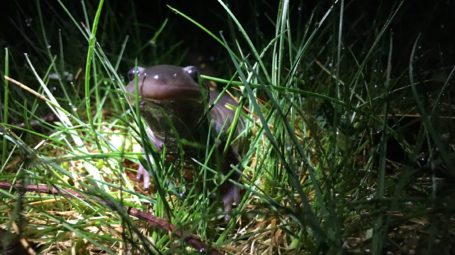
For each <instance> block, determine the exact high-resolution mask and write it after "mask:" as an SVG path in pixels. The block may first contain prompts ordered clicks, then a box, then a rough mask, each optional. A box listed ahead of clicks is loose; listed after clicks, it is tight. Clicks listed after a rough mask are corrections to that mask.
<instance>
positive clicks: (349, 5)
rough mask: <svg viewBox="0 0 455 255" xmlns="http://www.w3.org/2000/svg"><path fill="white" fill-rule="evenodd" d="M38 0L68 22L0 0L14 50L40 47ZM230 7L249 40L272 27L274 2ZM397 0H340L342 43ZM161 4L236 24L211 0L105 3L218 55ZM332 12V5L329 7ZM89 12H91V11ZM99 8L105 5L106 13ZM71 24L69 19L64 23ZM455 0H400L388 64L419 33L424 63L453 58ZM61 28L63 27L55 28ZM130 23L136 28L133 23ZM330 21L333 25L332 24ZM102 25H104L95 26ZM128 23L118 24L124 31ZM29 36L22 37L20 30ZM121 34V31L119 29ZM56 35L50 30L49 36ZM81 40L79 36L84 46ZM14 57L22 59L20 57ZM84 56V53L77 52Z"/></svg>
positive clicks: (208, 21) (399, 59)
mask: <svg viewBox="0 0 455 255" xmlns="http://www.w3.org/2000/svg"><path fill="white" fill-rule="evenodd" d="M37 2H39V3H40V6H41V11H42V13H43V17H44V19H45V23H46V24H48V27H47V33H49V34H50V35H49V37H50V38H51V39H50V40H52V34H53V33H54V34H55V33H57V30H58V29H59V28H60V27H61V26H62V24H64V23H65V22H67V23H69V19H68V17H67V15H66V14H65V13H64V11H63V10H62V8H61V7H60V5H59V4H58V2H57V1H54V0H42V1H4V2H2V7H1V13H0V46H1V47H2V48H5V47H8V48H9V50H10V52H13V53H14V54H22V53H23V52H28V53H31V52H34V51H39V49H37V48H39V46H38V45H33V44H34V41H35V40H39V39H37V38H35V37H36V36H41V33H40V32H39V31H30V29H34V28H33V25H32V26H30V27H27V23H30V22H31V23H32V24H33V23H37V22H38V20H37V16H38V15H37V7H36V6H37ZM63 2H64V4H65V5H66V6H67V7H68V9H69V10H70V12H71V13H72V14H73V15H75V16H76V17H79V18H80V21H83V17H84V16H83V13H82V8H81V5H80V1H63ZM87 2H88V3H87V6H89V7H91V8H89V9H91V10H92V11H93V12H95V10H96V6H97V1H87ZM228 2H229V7H230V8H231V9H232V11H233V12H234V13H235V14H236V16H237V17H238V18H239V21H240V22H241V24H242V25H244V26H245V29H246V30H247V32H249V34H250V35H253V38H252V39H253V40H254V42H260V41H261V40H262V39H263V41H264V42H268V41H269V40H270V39H271V38H272V37H273V34H274V31H275V28H274V26H273V22H274V20H275V18H276V11H277V8H278V5H277V3H272V1H251V0H250V1H228ZM291 2H292V3H291V16H292V19H291V20H292V22H293V24H292V25H293V26H295V30H296V33H298V32H299V31H298V29H299V28H300V27H302V24H305V22H307V20H308V17H309V16H310V14H311V13H312V12H313V11H314V12H315V13H316V14H317V15H319V17H321V16H322V15H323V13H325V11H326V10H327V9H328V7H329V6H330V3H331V2H330V1H314V0H309V1H291ZM398 3H399V1H345V7H346V9H345V13H344V31H345V34H344V38H343V39H344V43H345V45H347V46H348V47H350V48H352V49H353V50H354V51H355V50H356V48H359V49H360V48H361V47H362V43H363V40H364V38H365V36H367V35H368V34H370V33H377V32H378V30H379V29H380V27H381V26H382V25H383V24H384V22H385V20H386V18H387V17H388V16H389V15H390V13H391V12H392V11H393V10H394V9H395V8H396V6H397V5H398ZM167 5H170V6H173V7H175V8H176V9H179V10H181V11H182V12H183V13H185V14H187V15H188V16H190V17H192V18H193V19H195V20H197V21H198V22H200V23H201V24H203V25H204V26H206V27H207V28H208V29H210V30H211V31H212V32H214V33H215V34H216V35H219V34H220V32H221V31H223V35H227V34H232V33H236V32H238V31H237V30H236V29H235V28H233V27H232V25H230V24H229V23H228V22H227V15H226V13H225V11H224V10H223V8H222V7H221V6H220V4H219V3H218V2H217V1H105V5H104V11H105V12H111V13H113V14H114V15H115V17H116V22H117V23H118V26H122V25H125V24H128V26H136V25H137V26H140V29H139V31H140V33H139V35H137V36H136V37H132V40H139V41H147V40H149V39H150V38H151V36H153V33H154V32H155V31H156V29H157V28H159V26H160V25H161V24H162V23H163V21H164V20H165V19H166V18H168V19H169V25H168V26H167V29H169V30H170V33H172V34H173V35H175V38H176V39H177V40H179V41H182V43H183V44H182V45H183V47H188V48H189V49H190V50H191V51H195V52H198V53H199V54H203V55H206V56H218V55H220V54H221V55H223V54H225V53H222V51H223V49H221V47H220V46H219V45H218V44H217V43H215V42H214V41H213V39H211V38H210V37H209V36H208V35H207V34H206V33H205V32H203V31H201V30H200V29H198V28H196V27H195V25H193V24H191V23H190V22H188V21H187V20H184V19H183V18H182V17H180V16H178V15H176V14H174V13H173V12H172V11H171V10H170V9H169V8H167ZM335 11H337V12H338V10H335ZM93 12H92V13H91V16H90V18H92V17H93V16H94V14H93ZM104 14H105V13H104ZM70 26H71V24H68V27H70ZM454 26H455V4H454V1H450V0H437V1H423V0H422V1H404V2H403V6H402V7H401V9H400V11H399V12H398V14H397V16H396V17H395V19H394V20H393V23H392V25H391V30H392V31H393V37H394V58H393V61H394V66H395V67H402V68H405V67H406V66H407V65H408V63H409V55H410V50H411V48H412V45H413V43H414V41H415V40H416V38H417V36H418V35H419V34H421V39H420V43H419V45H420V47H421V49H422V52H423V54H424V55H425V57H426V60H425V61H424V63H422V65H423V66H422V68H423V69H434V68H445V67H447V66H450V65H453V64H454V59H455V58H454V55H455V47H454V45H455V41H454V40H453V34H454V33H455V27H454ZM61 29H62V30H64V29H65V28H61ZM135 29H136V31H138V30H137V28H135ZM335 29H336V28H334V31H335ZM100 31H103V28H102V27H101V28H100ZM132 31H133V30H129V29H128V28H125V29H124V32H123V33H132ZM25 37H28V38H25ZM119 37H124V35H119ZM54 38H56V37H54ZM84 47H86V42H85V41H83V40H81V48H80V49H75V50H81V51H83V52H82V53H83V54H81V56H84V55H85V53H86V52H85V51H84V49H85V48H84ZM134 54H139V53H134V52H133V53H131V55H134ZM18 61H20V60H18ZM79 61H83V58H81V60H79Z"/></svg>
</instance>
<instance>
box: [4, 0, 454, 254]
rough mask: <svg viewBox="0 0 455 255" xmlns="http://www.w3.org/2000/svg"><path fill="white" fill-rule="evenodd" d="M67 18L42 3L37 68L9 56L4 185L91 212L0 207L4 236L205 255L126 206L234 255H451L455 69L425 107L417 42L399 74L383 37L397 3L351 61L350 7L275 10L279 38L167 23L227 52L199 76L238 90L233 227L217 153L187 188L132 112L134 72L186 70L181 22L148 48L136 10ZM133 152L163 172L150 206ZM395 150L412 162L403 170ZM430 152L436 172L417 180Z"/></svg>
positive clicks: (66, 246)
mask: <svg viewBox="0 0 455 255" xmlns="http://www.w3.org/2000/svg"><path fill="white" fill-rule="evenodd" d="M58 3H59V5H58V8H57V7H56V8H57V9H58V11H57V12H56V13H55V14H56V16H55V18H53V19H51V20H48V19H46V18H45V17H43V14H42V13H41V9H42V8H43V6H41V5H40V2H37V4H36V10H37V11H36V17H37V18H36V19H35V20H37V22H36V23H33V27H32V29H31V31H33V33H35V34H30V35H24V36H29V37H30V38H34V40H33V43H31V45H29V47H30V48H32V49H34V50H35V51H34V52H33V54H29V55H26V56H25V63H26V66H21V65H20V64H18V63H19V61H18V59H19V56H21V54H22V52H14V51H13V50H11V49H9V48H6V49H5V50H4V54H3V56H4V58H3V61H2V68H1V70H2V71H1V74H2V81H3V90H2V91H3V95H2V106H3V110H2V120H1V123H0V132H1V135H2V137H1V144H2V145H1V148H2V151H1V160H2V161H1V165H0V181H6V182H10V183H14V182H21V183H25V184H38V183H40V184H47V185H49V186H51V187H56V188H59V189H66V190H72V191H76V192H78V193H79V194H81V195H82V197H71V196H63V195H62V196H59V195H48V194H40V193H35V192H28V193H20V192H16V191H13V190H0V201H1V203H0V219H1V220H0V227H1V228H3V229H12V228H13V225H14V224H16V225H18V226H19V229H21V232H23V233H24V236H26V237H27V238H29V239H30V240H32V241H33V242H35V243H38V244H40V245H41V248H40V249H41V251H42V252H43V253H45V252H49V253H64V252H68V251H70V250H73V251H74V252H76V253H77V254H84V253H95V252H99V253H109V254H118V253H119V251H123V252H127V251H129V250H132V251H134V252H133V253H135V254H136V253H137V254H142V253H144V252H147V253H158V254H159V253H163V254H180V253H196V251H195V250H194V249H191V248H189V247H190V246H189V245H187V244H186V243H185V242H184V241H182V240H180V239H179V238H176V237H172V236H171V235H169V233H166V232H163V231H158V230H157V229H154V228H150V227H149V225H147V224H146V223H145V222H144V221H141V220H138V219H137V218H135V217H131V216H129V215H128V214H127V211H126V209H125V207H124V206H126V207H133V208H137V209H139V210H143V211H146V212H149V213H152V214H153V215H155V216H158V217H161V218H164V219H167V220H169V221H170V222H171V223H172V224H174V225H175V226H177V227H178V228H181V229H183V230H184V231H186V232H187V233H192V234H195V235H197V236H198V237H200V238H201V239H202V240H203V241H204V242H205V243H207V244H210V245H212V246H213V247H216V248H217V249H219V250H221V251H224V252H227V253H229V254H230V253H232V254H246V253H249V252H250V251H254V252H253V254H256V253H258V254H262V253H265V252H267V253H271V254H277V253H283V254H313V253H322V254H341V253H364V252H365V253H372V254H383V253H386V252H387V251H390V252H393V253H397V252H400V251H401V252H404V253H409V252H410V251H411V250H417V251H419V252H422V253H423V254H425V253H427V254H431V253H433V252H436V251H439V252H442V253H445V254H449V251H450V250H453V247H451V246H447V244H450V243H451V242H452V241H453V240H454V233H453V230H454V224H455V222H454V219H453V216H451V215H453V211H454V208H453V205H452V204H453V203H452V199H451V196H452V195H453V192H454V190H453V188H450V181H451V180H453V176H454V175H455V173H454V172H453V169H454V168H453V165H454V162H453V158H454V156H453V155H454V154H453V143H451V140H450V139H451V138H450V137H451V136H453V134H452V131H451V130H450V129H446V128H444V125H443V124H444V122H445V121H447V122H449V124H451V123H452V122H453V121H452V120H453V109H451V108H450V107H448V106H447V105H449V104H450V99H449V97H448V96H447V93H448V92H447V91H448V88H449V84H451V83H452V82H453V73H454V70H455V68H454V67H453V66H451V67H450V68H449V70H450V71H449V72H443V71H441V73H443V74H444V75H443V79H442V81H441V82H439V83H438V84H439V85H440V86H439V87H438V89H437V90H434V91H431V92H430V93H429V94H426V92H425V91H424V90H423V89H424V85H425V83H424V82H422V81H420V80H418V79H416V77H417V76H418V75H419V73H418V72H416V69H415V68H414V67H415V65H416V64H419V63H420V62H419V61H423V60H419V58H416V57H417V56H418V55H419V56H420V53H419V38H416V40H415V44H414V47H413V50H412V52H411V54H410V56H409V65H408V67H407V68H406V69H405V70H402V69H396V67H395V66H393V64H392V63H393V61H392V56H393V54H394V53H395V52H397V51H399V50H400V49H399V48H398V49H397V48H396V46H395V41H394V40H395V38H394V35H393V33H392V32H391V31H390V25H391V23H392V22H393V21H394V20H395V19H396V18H397V17H399V15H404V14H403V13H401V12H400V11H401V8H402V3H403V2H397V4H396V5H395V6H394V7H393V8H392V9H390V10H389V12H388V13H387V15H386V17H383V16H382V15H379V14H378V17H377V18H376V19H375V21H374V22H373V25H374V27H373V29H372V31H373V32H371V33H369V34H368V35H366V36H365V38H364V39H363V41H362V43H357V44H355V45H348V44H346V41H347V39H346V38H347V37H348V36H350V34H349V33H352V31H349V30H348V29H347V28H349V26H348V25H347V24H345V23H344V21H345V19H344V17H346V15H347V14H346V13H345V11H346V10H348V9H349V8H350V5H349V4H347V3H345V2H344V1H339V2H337V3H334V4H333V5H332V6H323V5H322V4H321V5H318V6H317V7H316V8H315V9H314V10H313V12H312V13H311V16H310V17H300V16H298V17H297V18H295V17H294V16H292V15H291V14H290V13H289V12H290V5H289V3H288V2H287V1H280V3H279V7H278V8H277V11H276V13H275V15H276V18H271V17H270V22H271V23H272V24H273V25H274V29H275V30H274V33H273V35H271V36H270V38H265V36H264V35H263V34H260V32H259V31H258V32H257V34H255V33H253V32H251V31H250V30H248V29H247V28H246V27H245V25H246V24H242V22H241V21H239V20H238V18H237V17H236V13H233V12H232V10H231V9H230V8H229V6H228V5H225V4H224V3H223V2H222V1H219V4H220V5H221V7H222V9H223V10H224V12H225V13H224V14H225V15H226V16H227V17H228V18H227V22H228V23H229V27H231V28H232V29H231V31H230V32H229V33H223V34H217V33H216V32H215V31H210V30H209V29H207V28H206V25H205V24H202V23H199V22H198V21H197V20H195V19H193V18H192V17H190V16H188V15H186V14H185V13H184V12H182V11H181V10H178V9H176V8H174V7H172V6H169V8H171V9H172V10H173V11H174V12H175V13H176V15H177V16H179V18H183V19H185V20H186V21H187V22H188V23H192V24H194V29H195V30H196V29H201V30H203V31H205V32H206V33H207V34H208V35H209V36H210V37H211V38H212V40H213V43H214V44H215V43H216V44H219V45H220V46H221V47H222V49H223V53H224V55H225V56H227V61H225V62H224V64H220V63H219V65H221V66H222V67H225V68H223V70H227V71H225V72H224V73H223V74H222V75H220V77H212V76H209V75H203V76H202V77H203V78H204V79H209V80H213V81H215V82H217V83H218V85H219V86H220V87H223V88H229V90H230V91H231V92H234V94H236V96H237V97H238V98H239V102H240V105H241V106H243V108H244V109H246V110H245V111H241V110H240V108H239V109H238V110H237V116H239V117H240V116H241V117H242V118H244V119H245V120H246V121H245V122H246V123H245V124H246V129H245V132H244V133H243V134H242V135H243V136H245V137H246V139H247V140H248V145H247V146H246V147H247V149H246V152H245V154H244V157H243V160H242V166H243V168H244V169H243V177H242V181H241V183H238V185H241V186H242V187H243V189H244V190H245V194H244V195H243V199H242V202H241V203H240V205H238V206H237V208H236V209H235V210H234V212H233V215H232V216H233V217H232V219H231V220H230V221H229V222H224V221H223V212H222V209H221V206H220V204H219V203H215V202H214V199H213V194H215V193H216V190H217V188H218V187H217V186H216V185H213V183H215V184H219V183H220V182H221V180H223V179H224V178H225V177H224V176H222V175H221V174H219V173H217V171H215V170H213V169H212V168H211V166H210V164H209V160H208V158H209V157H210V155H212V153H213V151H214V147H210V146H209V147H207V148H206V158H207V160H205V161H198V162H193V164H190V165H191V166H190V168H193V171H194V172H195V174H193V180H192V181H191V182H189V181H188V180H186V179H185V176H184V175H185V173H186V171H187V168H186V166H182V165H181V164H177V163H175V162H169V161H167V160H166V158H165V155H164V154H163V153H158V152H156V151H155V150H153V148H152V145H151V143H150V141H149V140H148V138H147V136H146V134H145V128H146V127H145V124H144V122H143V121H142V119H141V118H140V116H139V115H138V114H137V113H138V111H137V109H136V106H135V105H131V106H130V105H128V103H127V101H126V95H125V84H126V81H125V78H124V73H126V71H127V70H128V69H126V68H127V67H128V66H134V65H143V64H159V63H171V64H176V65H183V64H184V59H185V54H186V53H187V52H188V51H190V50H191V49H185V48H183V47H182V43H181V42H179V41H178V39H177V38H175V35H174V34H173V32H172V30H173V29H174V28H175V27H173V24H172V21H169V20H165V21H163V23H162V24H161V26H159V27H153V28H148V29H149V30H150V31H153V33H151V34H152V36H151V37H150V38H151V39H150V38H145V36H143V35H141V32H140V31H141V30H140V26H141V25H142V24H140V22H139V21H138V20H136V17H135V13H134V11H132V13H131V17H129V19H126V20H128V22H125V23H122V24H119V22H118V20H117V18H116V16H115V15H114V13H112V12H108V11H106V8H107V7H106V6H109V3H107V2H106V3H104V6H103V2H102V1H101V2H100V3H99V5H97V6H96V5H95V6H92V5H91V4H90V3H86V2H85V1H81V6H79V8H81V10H82V12H75V11H74V10H73V9H69V8H67V7H66V6H65V4H64V3H63V2H61V1H59V2H58ZM133 5H134V4H133ZM292 7H294V6H292ZM133 10H134V8H133ZM382 14H383V13H382ZM299 15H303V14H302V13H300V14H299ZM291 17H294V18H295V19H293V18H291ZM81 20H82V21H83V22H84V24H85V25H84V26H83V25H81V23H80V21H81ZM303 20H305V22H304V23H303V22H302V21H303ZM138 24H139V25H138ZM50 28H61V29H60V30H58V31H59V32H58V33H55V32H53V31H54V30H55V29H50ZM50 30H52V32H51V31H50ZM119 35H122V36H119ZM258 38H259V39H258ZM29 41H31V40H29ZM81 42H83V46H81ZM48 45H52V47H48ZM75 52H77V54H76V53H75ZM147 59H153V61H152V62H153V63H150V61H148V62H146V61H147ZM220 62H221V61H220ZM223 65H227V66H223ZM430 71H431V70H430ZM433 71H434V70H433ZM65 72H69V73H71V74H72V75H73V78H74V79H69V80H66V79H65V78H64V77H65ZM434 72H435V75H436V74H437V72H439V70H436V71H434ZM56 74H58V77H63V78H62V79H55V78H54V77H55V76H56ZM5 77H10V79H6V78H5ZM12 79H13V80H12ZM19 83H21V84H23V85H18V84H19ZM26 87H28V88H30V90H31V91H32V92H29V91H27V90H26ZM49 112H53V113H54V114H55V115H56V116H57V118H58V121H56V122H53V123H41V125H40V129H39V130H34V129H33V128H32V126H33V121H35V120H37V121H40V119H41V117H42V116H44V115H45V114H47V113H49ZM409 119H410V121H409ZM20 122H24V126H23V127H19V124H18V123H20ZM416 123H417V124H416ZM415 126H417V128H416V127H415ZM447 134H448V135H447ZM447 136H449V138H447ZM229 139H232V140H235V139H236V138H235V137H233V136H230V138H229ZM139 144H141V145H142V146H143V148H144V150H145V151H146V152H148V153H149V154H150V155H151V157H149V158H148V159H145V161H143V162H147V164H148V166H149V168H150V169H152V168H153V169H154V171H152V180H153V181H152V186H153V187H152V188H151V189H150V190H148V191H144V190H143V189H142V188H141V186H140V184H139V183H137V182H136V181H135V180H134V176H135V169H136V166H137V165H136V163H138V162H139V160H140V158H141V156H142V153H141V150H140V146H139ZM397 144H399V146H400V147H401V148H403V151H402V153H403V154H404V156H403V158H402V159H399V160H394V159H391V155H390V154H391V153H392V154H393V153H394V152H393V151H392V149H393V148H395V147H397ZM422 152H424V153H425V158H426V161H425V162H423V163H422V165H420V166H419V165H418V164H417V163H416V160H415V159H416V158H417V157H418V156H419V155H421V153H422ZM392 156H393V155H392ZM194 168H195V169H194ZM438 173H443V174H444V175H443V176H448V177H447V178H446V177H443V178H440V177H439V174H438ZM450 178H452V179H450ZM444 187H445V188H444ZM103 201H104V202H103ZM13 223H14V224H13ZM403 244H404V245H403Z"/></svg>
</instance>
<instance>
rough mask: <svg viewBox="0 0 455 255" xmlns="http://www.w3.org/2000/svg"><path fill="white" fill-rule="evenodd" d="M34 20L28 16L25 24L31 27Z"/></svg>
mask: <svg viewBox="0 0 455 255" xmlns="http://www.w3.org/2000/svg"><path fill="white" fill-rule="evenodd" d="M32 22H33V19H32V18H26V19H25V25H26V26H27V27H31V26H32Z"/></svg>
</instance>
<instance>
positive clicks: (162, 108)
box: [126, 65, 243, 218]
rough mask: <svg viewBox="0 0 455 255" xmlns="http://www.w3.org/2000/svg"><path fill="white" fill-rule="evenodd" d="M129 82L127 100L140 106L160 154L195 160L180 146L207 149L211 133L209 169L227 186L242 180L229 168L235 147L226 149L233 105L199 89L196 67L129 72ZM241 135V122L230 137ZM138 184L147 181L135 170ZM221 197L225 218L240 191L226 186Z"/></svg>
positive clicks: (236, 155) (237, 158)
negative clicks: (213, 144)
mask: <svg viewBox="0 0 455 255" xmlns="http://www.w3.org/2000/svg"><path fill="white" fill-rule="evenodd" d="M128 78H129V80H130V82H129V83H128V86H127V87H126V90H127V92H128V93H129V94H130V95H129V98H130V100H131V99H132V100H134V99H136V98H138V99H139V100H140V102H139V104H140V111H141V115H142V116H143V117H144V119H145V120H146V121H147V123H148V125H149V127H150V129H149V130H147V133H148V135H149V137H150V140H151V141H152V143H153V144H154V145H155V147H156V148H157V149H158V150H162V149H163V146H166V152H169V153H176V151H177V150H178V149H181V148H183V149H184V150H185V152H186V151H187V150H188V151H190V153H188V154H189V155H192V154H193V155H196V154H198V153H194V152H195V150H197V149H196V148H190V147H189V146H188V145H184V146H182V144H181V143H180V141H190V142H191V143H193V144H199V145H206V144H207V137H208V134H209V130H210V129H212V132H210V133H211V134H212V139H210V140H211V141H217V145H216V146H217V151H216V159H215V160H213V162H215V163H214V166H211V167H213V168H214V169H219V170H221V171H222V172H223V173H224V174H228V173H229V174H230V179H231V180H234V181H238V180H239V176H240V174H239V173H238V172H236V171H231V170H232V169H231V168H232V166H238V165H239V162H240V154H239V146H238V142H237V143H232V144H230V146H228V147H226V139H227V137H228V131H229V128H230V126H231V124H232V122H233V120H234V115H235V109H236V107H237V102H236V101H235V100H234V99H232V98H231V97H230V96H229V95H227V94H223V95H221V96H220V93H219V92H218V91H217V90H214V89H209V88H208V86H201V85H199V82H198V80H199V74H198V69H197V68H196V67H194V66H187V67H179V66H172V65H157V66H152V67H148V68H143V67H134V68H132V69H131V70H130V71H129V72H128ZM136 88H137V91H136ZM207 111H209V114H207ZM242 130H243V120H241V119H240V121H238V122H237V126H236V128H235V130H234V136H233V137H237V136H238V135H239V133H240V132H241V131H242ZM213 131H215V132H213ZM191 143H186V144H191ZM225 147H226V149H225ZM199 150H201V149H200V147H199ZM200 154H201V153H200ZM185 155H186V154H185ZM238 167H240V166H238ZM231 172H232V173H231ZM137 178H138V180H139V179H141V178H143V181H144V187H145V188H148V186H149V185H150V177H149V174H148V171H147V169H145V168H144V167H143V166H142V165H140V166H139V168H138V172H137ZM220 192H221V197H222V200H223V204H224V209H225V211H226V213H227V218H229V212H230V211H231V209H232V206H233V204H238V203H239V201H240V190H239V188H238V187H237V186H235V185H234V184H232V183H231V182H230V181H229V180H227V181H226V182H225V183H223V184H222V186H221V189H220Z"/></svg>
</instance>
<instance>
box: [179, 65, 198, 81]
mask: <svg viewBox="0 0 455 255" xmlns="http://www.w3.org/2000/svg"><path fill="white" fill-rule="evenodd" d="M183 71H184V72H185V73H187V74H188V75H189V76H190V77H191V78H192V79H193V80H194V81H195V82H199V70H198V69H197V67H195V66H186V67H184V68H183Z"/></svg>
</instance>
